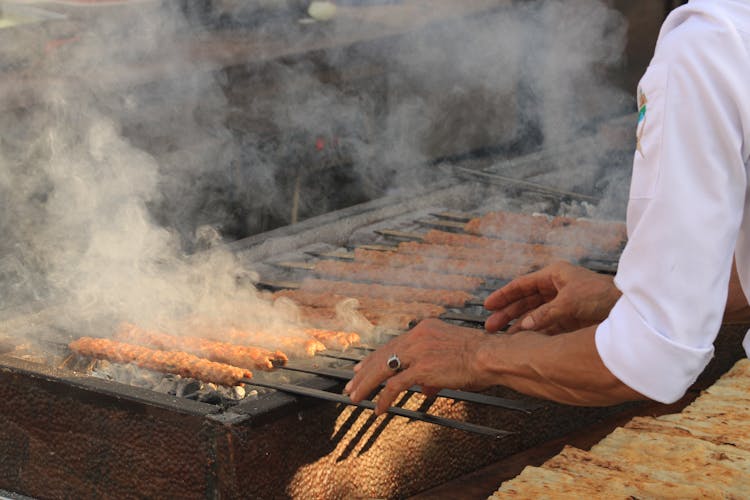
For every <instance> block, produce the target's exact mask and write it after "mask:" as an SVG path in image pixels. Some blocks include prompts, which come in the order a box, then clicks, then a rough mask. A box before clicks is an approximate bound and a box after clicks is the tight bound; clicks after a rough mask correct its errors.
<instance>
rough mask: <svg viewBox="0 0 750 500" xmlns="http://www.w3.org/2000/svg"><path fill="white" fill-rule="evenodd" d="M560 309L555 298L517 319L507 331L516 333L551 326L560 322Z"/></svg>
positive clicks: (536, 330)
mask: <svg viewBox="0 0 750 500" xmlns="http://www.w3.org/2000/svg"><path fill="white" fill-rule="evenodd" d="M561 315H562V310H561V308H560V307H558V303H557V301H556V300H552V301H551V302H547V303H546V304H542V305H541V306H539V307H537V308H536V309H534V310H533V311H531V312H530V313H529V314H527V315H526V316H524V317H523V318H522V319H521V320H520V321H517V322H516V323H514V324H513V326H511V327H510V328H509V329H508V333H516V332H520V331H524V330H531V331H535V332H540V331H543V330H545V329H547V328H550V327H553V326H554V325H555V324H556V323H558V322H560V320H561Z"/></svg>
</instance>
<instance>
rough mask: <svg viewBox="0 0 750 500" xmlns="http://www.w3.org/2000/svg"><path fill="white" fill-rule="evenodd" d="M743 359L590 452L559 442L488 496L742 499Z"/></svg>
mask: <svg viewBox="0 0 750 500" xmlns="http://www.w3.org/2000/svg"><path fill="white" fill-rule="evenodd" d="M748 492H750V361H748V360H747V359H743V360H741V361H739V362H738V363H737V364H736V365H735V366H734V367H733V368H732V369H731V370H730V371H729V372H728V373H727V374H725V375H724V376H723V377H722V378H721V379H719V380H718V381H717V382H716V383H715V384H714V385H713V386H711V387H710V388H708V389H707V390H706V391H704V393H703V394H702V395H701V396H700V397H699V398H698V399H696V400H695V401H694V402H693V403H692V404H691V405H690V406H688V407H687V408H685V410H683V411H682V413H679V414H674V415H664V416H661V417H657V418H652V417H636V418H634V419H633V420H632V421H630V422H629V423H628V424H627V425H626V426H625V427H623V428H619V429H616V430H615V431H614V432H613V433H611V434H610V435H609V436H607V437H606V438H605V439H603V440H602V441H601V442H600V443H599V444H597V445H595V446H594V447H593V448H592V449H591V451H588V452H587V451H583V450H578V449H576V448H572V447H566V448H565V449H563V451H562V452H560V454H558V455H557V456H555V457H553V458H551V459H550V460H548V461H547V462H545V463H544V464H543V465H542V466H541V467H526V468H525V469H524V470H523V472H521V474H520V475H518V476H517V477H516V478H514V479H512V480H510V481H506V482H505V483H503V485H502V486H501V487H500V489H499V490H498V491H496V492H495V493H494V494H493V495H492V496H491V497H490V498H492V499H503V498H534V499H537V498H538V499H545V498H547V499H559V498H576V499H578V498H585V497H587V496H588V497H590V498H607V499H610V498H634V497H635V498H746V497H747V495H748Z"/></svg>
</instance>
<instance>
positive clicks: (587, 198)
mask: <svg viewBox="0 0 750 500" xmlns="http://www.w3.org/2000/svg"><path fill="white" fill-rule="evenodd" d="M453 169H454V170H456V171H458V172H462V173H465V174H468V175H473V176H475V177H481V178H483V179H488V180H494V181H500V182H503V183H510V184H516V185H518V186H524V187H527V188H532V189H535V190H537V191H541V192H543V193H548V194H552V195H555V196H558V197H559V196H565V197H568V198H573V199H578V200H583V201H590V202H594V203H598V202H600V201H601V199H600V198H597V197H596V196H589V195H586V194H581V193H576V192H573V191H564V190H562V189H555V188H551V187H549V186H545V185H544V184H538V183H536V182H531V181H524V180H521V179H514V178H512V177H506V176H504V175H499V174H490V173H487V172H480V171H477V170H472V169H470V168H466V167H458V166H454V167H453Z"/></svg>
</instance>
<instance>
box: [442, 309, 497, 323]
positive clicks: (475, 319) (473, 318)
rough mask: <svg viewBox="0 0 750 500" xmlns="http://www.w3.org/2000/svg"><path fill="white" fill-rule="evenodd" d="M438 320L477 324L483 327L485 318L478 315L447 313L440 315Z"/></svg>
mask: <svg viewBox="0 0 750 500" xmlns="http://www.w3.org/2000/svg"><path fill="white" fill-rule="evenodd" d="M440 319H449V320H453V321H465V322H466V323H477V324H481V325H483V324H484V322H485V321H487V317H485V316H479V315H478V314H466V313H462V312H453V311H448V312H445V313H443V314H441V315H440Z"/></svg>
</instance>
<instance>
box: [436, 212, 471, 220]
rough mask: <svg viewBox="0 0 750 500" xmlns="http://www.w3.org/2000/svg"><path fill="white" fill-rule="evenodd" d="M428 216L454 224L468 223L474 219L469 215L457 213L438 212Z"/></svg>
mask: <svg viewBox="0 0 750 500" xmlns="http://www.w3.org/2000/svg"><path fill="white" fill-rule="evenodd" d="M430 215H432V216H433V217H437V218H438V219H445V220H452V221H456V222H469V221H470V220H471V219H473V218H474V216H473V215H471V214H463V213H459V212H439V213H434V214H430Z"/></svg>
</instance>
